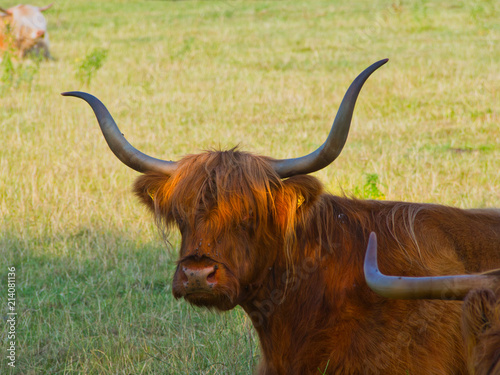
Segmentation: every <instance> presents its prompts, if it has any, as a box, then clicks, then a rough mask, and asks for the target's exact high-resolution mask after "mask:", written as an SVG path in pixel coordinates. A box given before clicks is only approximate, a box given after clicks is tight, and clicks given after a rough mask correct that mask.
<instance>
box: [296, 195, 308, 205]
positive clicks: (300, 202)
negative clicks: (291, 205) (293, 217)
mask: <svg viewBox="0 0 500 375" xmlns="http://www.w3.org/2000/svg"><path fill="white" fill-rule="evenodd" d="M305 200H306V198H304V196H303V195H302V194H299V196H298V197H297V208H299V207H300V206H301V205H302V203H304V201H305Z"/></svg>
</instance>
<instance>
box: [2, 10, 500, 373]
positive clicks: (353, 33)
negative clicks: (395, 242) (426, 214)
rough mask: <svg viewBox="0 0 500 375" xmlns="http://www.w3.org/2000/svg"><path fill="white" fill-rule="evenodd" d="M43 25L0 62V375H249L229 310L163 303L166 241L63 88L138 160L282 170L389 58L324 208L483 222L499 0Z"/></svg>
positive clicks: (491, 198)
mask: <svg viewBox="0 0 500 375" xmlns="http://www.w3.org/2000/svg"><path fill="white" fill-rule="evenodd" d="M32 3H34V4H36V5H45V4H42V3H39V2H38V1H35V0H33V2H32ZM14 4H15V3H14V2H12V1H4V2H2V4H1V5H2V7H8V6H11V5H14ZM45 15H46V18H47V19H48V22H49V33H50V36H51V42H52V45H51V50H52V54H53V55H54V57H55V58H56V60H55V61H47V62H45V61H42V62H40V63H38V62H37V61H34V60H28V61H24V62H22V63H14V65H13V66H12V67H11V68H9V69H7V66H6V64H5V60H4V63H2V64H0V85H1V86H0V140H1V143H2V147H0V266H1V268H0V292H1V294H0V304H1V305H0V316H2V318H3V320H4V322H5V324H4V325H2V328H1V331H0V353H1V354H0V374H9V373H11V374H250V373H252V372H253V371H254V370H255V368H256V365H257V363H258V360H259V349H258V340H257V337H256V334H255V332H254V331H253V328H252V327H251V324H250V323H249V321H248V319H247V318H246V317H245V315H244V313H243V311H242V310H240V309H236V310H234V311H231V312H229V313H225V314H216V313H213V312H207V311H204V310H201V309H197V308H193V307H191V306H188V305H187V304H186V303H185V302H183V301H176V300H174V299H173V297H172V296H171V286H170V282H171V278H172V274H173V269H174V266H175V263H174V262H175V253H176V246H177V244H178V238H176V237H174V238H173V239H172V243H173V247H174V249H173V250H172V251H168V250H166V247H165V245H164V244H163V242H162V239H161V236H160V235H159V234H158V233H157V231H156V229H155V227H154V224H153V220H152V219H151V217H150V215H149V214H148V213H147V212H146V210H145V209H143V208H142V207H141V206H139V204H138V202H137V201H136V199H135V198H134V197H133V196H132V194H131V185H132V182H133V181H134V178H135V177H136V176H137V173H136V172H134V171H132V170H130V169H128V168H127V167H125V166H124V165H122V164H121V163H120V162H119V161H118V160H117V159H116V158H115V156H114V155H113V154H112V153H111V152H110V151H109V149H108V147H107V145H106V144H105V141H104V139H103V137H102V135H101V134H100V131H99V129H98V126H97V123H96V121H95V118H94V116H93V114H92V112H91V110H90V108H89V107H88V106H87V104H85V103H83V102H82V101H79V100H77V99H74V98H63V97H61V96H60V95H59V94H60V93H61V92H63V91H69V90H83V91H88V92H90V93H92V94H94V95H96V96H97V97H99V98H100V99H101V100H102V101H103V102H104V103H105V104H106V105H107V106H108V108H109V109H110V111H111V113H112V114H113V115H114V117H115V119H116V120H117V123H118V125H119V126H120V128H121V130H122V131H123V132H124V133H125V135H126V136H127V138H128V139H129V141H130V142H131V143H132V144H133V145H134V146H136V147H137V148H139V149H140V150H142V151H144V152H146V153H148V154H150V155H152V156H156V157H160V158H165V159H167V158H168V159H176V158H179V157H181V156H182V155H185V154H187V153H194V152H198V151H200V150H204V149H208V148H222V149H225V148H229V147H233V146H235V145H238V144H239V145H240V146H241V148H242V149H245V150H249V151H253V152H256V153H260V154H266V155H271V156H274V157H278V158H284V157H293V156H299V155H303V154H306V153H309V152H310V151H312V150H313V149H314V148H316V147H317V146H319V145H320V144H321V143H322V142H323V141H324V139H325V137H326V135H327V134H328V131H329V128H330V125H331V122H332V120H333V118H334V115H335V113H336V109H337V107H338V105H339V103H340V100H341V99H342V96H343V95H344V93H345V90H346V88H347V87H348V85H349V84H350V83H351V81H352V80H353V79H354V78H355V76H356V75H357V74H358V73H359V72H361V71H362V70H363V69H364V68H366V67H367V66H369V65H370V64H371V63H373V62H375V61H377V60H380V59H382V58H386V57H388V58H389V59H390V61H389V63H388V64H387V65H385V66H384V67H383V68H381V69H380V70H379V71H377V72H376V73H374V75H373V76H372V77H371V78H370V79H369V80H368V82H367V83H366V85H365V87H364V88H363V91H362V92H361V95H360V98H359V100H358V105H357V107H356V110H355V114H354V119H353V126H352V131H351V133H350V136H349V139H348V142H347V145H346V147H345V149H344V151H343V153H342V155H341V157H339V159H338V160H336V161H335V162H334V163H333V164H332V165H331V166H330V167H328V168H326V169H324V170H322V171H320V172H317V173H316V175H317V176H318V177H319V178H320V179H321V180H322V181H323V182H324V183H325V185H326V187H327V189H328V190H330V191H331V192H333V193H335V194H347V195H352V194H354V195H357V196H360V197H364V198H373V197H381V198H383V199H388V200H411V201H419V202H439V203H444V204H447V205H454V206H459V207H463V208H467V207H500V158H499V156H500V48H499V46H500V21H499V20H500V3H498V2H497V1H494V0H489V1H488V0H484V1H481V0H472V1H451V0H445V1H438V0H435V1H424V0H406V1H395V2H391V1H381V0H372V1H368V0H362V1H356V2H353V3H352V4H348V2H344V1H270V2H262V1H201V2H197V1H174V2H170V1H144V2H128V1H107V2H98V1H87V0H85V1H84V0H71V1H69V0H67V1H63V0H59V1H56V3H55V5H54V6H53V8H52V9H51V10H49V11H47V12H46V13H45ZM92 57H94V60H92V59H91V58H92ZM99 58H100V62H101V64H102V66H101V67H100V68H99V69H97V70H95V71H92V68H97V67H98V64H97V62H96V61H97V60H99ZM10 266H15V268H16V288H17V289H16V291H17V301H16V302H17V305H16V309H17V310H16V311H17V313H18V315H17V325H16V334H17V337H16V350H17V351H16V355H17V361H16V367H15V369H12V368H10V367H9V366H8V365H7V362H8V361H7V359H6V358H5V357H6V352H7V349H8V339H7V324H6V320H7V312H8V311H7V302H6V301H7V273H8V269H7V268H8V267H10Z"/></svg>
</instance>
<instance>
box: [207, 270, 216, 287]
mask: <svg viewBox="0 0 500 375" xmlns="http://www.w3.org/2000/svg"><path fill="white" fill-rule="evenodd" d="M207 281H208V282H209V283H211V284H213V283H215V281H216V280H215V269H214V271H213V272H210V273H209V274H208V276H207Z"/></svg>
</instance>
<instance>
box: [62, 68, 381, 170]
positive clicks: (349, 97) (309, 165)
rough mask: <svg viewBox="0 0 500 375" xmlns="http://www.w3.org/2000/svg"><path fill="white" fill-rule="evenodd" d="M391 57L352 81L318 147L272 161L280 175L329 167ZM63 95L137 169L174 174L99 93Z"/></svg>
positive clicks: (120, 157) (123, 160)
mask: <svg viewBox="0 0 500 375" xmlns="http://www.w3.org/2000/svg"><path fill="white" fill-rule="evenodd" d="M387 61H388V59H384V60H380V61H378V62H376V63H375V64H373V65H371V66H370V67H368V68H367V69H365V70H364V71H363V72H362V73H361V74H360V75H359V76H358V77H357V78H356V79H355V80H354V81H353V83H352V84H351V86H350V87H349V89H348V90H347V92H346V94H345V96H344V99H343V100H342V103H341V104H340V108H339V110H338V112H337V116H336V117H335V121H334V122H333V125H332V128H331V130H330V134H329V135H328V138H327V140H326V141H325V143H323V144H322V145H321V146H320V147H319V148H318V149H317V150H316V151H314V152H312V153H310V154H308V155H306V156H303V157H300V158H294V159H281V160H280V159H276V160H272V161H271V164H272V166H273V168H274V169H275V171H276V172H277V173H278V175H279V176H280V177H281V178H286V177H291V176H294V175H297V174H306V173H312V172H315V171H317V170H319V169H321V168H324V167H326V166H327V165H328V164H330V163H331V162H333V161H334V160H335V159H336V158H337V156H339V155H340V152H341V151H342V148H343V147H344V144H345V142H346V140H347V135H348V133H349V127H350V125H351V119H352V114H353V111H354V106H355V104H356V99H357V97H358V94H359V92H360V91H361V88H362V87H363V84H364V83H365V81H366V80H367V79H368V77H369V76H370V75H371V74H372V73H373V72H374V71H375V70H377V69H378V68H380V67H381V66H382V65H384V64H385V63H386V62H387ZM62 95H63V96H75V97H77V98H80V99H83V100H85V101H86V102H87V103H88V104H89V105H90V106H91V107H92V109H93V110H94V113H95V116H96V118H97V121H98V122H99V125H100V127H101V130H102V133H103V135H104V138H105V139H106V142H107V143H108V145H109V147H110V148H111V151H113V153H114V154H115V155H116V156H117V157H118V159H120V160H121V161H122V162H123V163H124V164H125V165H127V166H129V167H130V168H132V169H135V170H136V171H138V172H148V171H151V172H152V171H156V172H162V173H165V174H172V172H174V171H175V168H176V167H177V164H176V162H172V161H165V160H160V159H156V158H153V157H151V156H148V155H146V154H143V153H142V152H140V151H139V150H137V149H135V148H134V147H133V146H132V145H131V144H130V143H129V142H128V141H127V140H126V139H125V137H124V136H123V134H122V133H121V131H120V129H119V128H118V126H117V125H116V123H115V121H114V120H113V117H112V116H111V114H110V113H109V111H108V110H107V109H106V107H105V106H104V104H102V103H101V101H99V99H97V98H96V97H94V96H92V95H90V94H87V93H84V92H79V91H71V92H65V93H62Z"/></svg>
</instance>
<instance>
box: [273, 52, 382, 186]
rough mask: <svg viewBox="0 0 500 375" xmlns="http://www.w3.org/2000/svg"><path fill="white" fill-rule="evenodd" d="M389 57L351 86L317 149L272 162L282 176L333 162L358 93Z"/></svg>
mask: <svg viewBox="0 0 500 375" xmlns="http://www.w3.org/2000/svg"><path fill="white" fill-rule="evenodd" d="M387 61H389V60H388V59H384V60H380V61H378V62H376V63H375V64H373V65H371V66H370V67H368V68H366V69H365V70H364V71H363V72H362V73H361V74H360V75H359V76H358V77H357V78H356V79H355V80H354V81H353V82H352V83H351V86H349V89H348V90H347V92H346V94H345V96H344V99H343V100H342V103H341V104H340V108H339V110H338V112H337V116H336V117H335V121H334V122H333V125H332V128H331V130H330V134H329V135H328V138H327V139H326V141H325V143H323V144H322V145H321V146H320V147H319V148H318V149H317V150H316V151H313V152H311V153H310V154H308V155H306V156H302V157H299V158H293V159H276V160H272V161H271V164H272V166H273V167H274V170H275V171H276V173H278V175H279V176H280V177H281V178H286V177H291V176H295V175H298V174H307V173H312V172H315V171H318V170H320V169H322V168H324V167H326V166H327V165H328V164H330V163H331V162H333V161H334V160H335V159H336V158H337V157H338V156H339V155H340V152H341V151H342V148H344V145H345V142H346V140H347V135H348V134H349V127H350V126H351V119H352V113H353V111H354V105H355V104H356V99H357V98H358V94H359V92H360V91H361V88H362V87H363V84H364V83H365V81H366V80H367V79H368V77H370V75H371V74H372V73H373V72H374V71H375V70H377V69H378V68H380V67H381V66H382V65H384V64H385V63H386V62H387Z"/></svg>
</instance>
